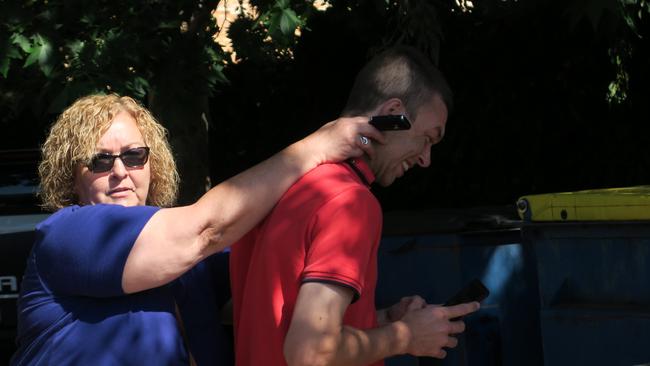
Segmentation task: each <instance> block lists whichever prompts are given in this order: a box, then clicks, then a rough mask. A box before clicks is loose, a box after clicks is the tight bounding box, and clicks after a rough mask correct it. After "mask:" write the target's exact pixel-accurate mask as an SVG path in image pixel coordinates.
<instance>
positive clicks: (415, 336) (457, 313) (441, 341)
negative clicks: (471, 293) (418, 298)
mask: <svg viewBox="0 0 650 366" xmlns="http://www.w3.org/2000/svg"><path fill="white" fill-rule="evenodd" d="M479 307H480V305H479V303H477V302H471V303H465V304H459V305H455V306H437V305H427V306H425V307H424V308H421V309H411V310H408V311H407V312H406V314H404V315H403V317H402V318H401V320H400V321H399V322H401V323H403V324H404V325H405V332H406V337H405V339H406V340H407V343H406V344H405V350H404V353H409V354H411V355H414V356H430V357H436V358H445V357H446V356H447V352H446V351H445V350H444V348H454V347H456V345H458V339H456V337H454V335H456V334H459V333H462V332H463V331H465V323H464V322H463V321H462V320H456V321H452V320H450V319H454V318H458V317H462V316H465V315H467V314H470V313H472V312H475V311H476V310H478V309H479Z"/></svg>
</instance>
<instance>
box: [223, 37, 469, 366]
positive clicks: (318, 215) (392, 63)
mask: <svg viewBox="0 0 650 366" xmlns="http://www.w3.org/2000/svg"><path fill="white" fill-rule="evenodd" d="M450 103H451V92H450V91H449V88H448V86H447V84H446V82H445V80H444V78H443V77H442V75H441V74H440V72H439V71H438V70H437V69H436V68H435V67H434V66H433V65H431V64H430V63H429V62H428V60H427V59H426V58H425V57H424V56H423V55H422V54H420V53H419V52H417V51H415V50H414V49H412V48H407V47H397V48H392V49H389V50H387V51H384V52H383V53H381V54H379V55H378V56H376V57H375V58H374V59H373V60H371V61H370V62H369V63H368V64H367V65H366V66H365V67H364V68H363V69H362V70H361V72H360V73H359V75H358V76H357V79H356V81H355V84H354V86H353V88H352V91H351V93H350V97H349V100H348V104H347V106H346V108H345V110H344V112H343V115H366V116H373V115H386V114H405V115H407V116H409V117H410V119H411V121H412V127H411V129H409V130H405V131H393V132H388V133H386V134H385V140H386V143H385V144H383V145H379V144H378V145H377V146H375V149H374V151H375V153H374V156H372V157H370V156H365V157H363V158H360V159H355V160H349V161H347V162H345V163H340V164H324V165H321V166H319V167H317V168H315V169H313V170H312V171H310V172H309V173H307V174H305V175H304V176H303V177H302V178H301V179H300V180H299V181H297V182H296V183H295V184H294V185H293V186H292V187H291V188H290V189H289V190H288V191H287V192H286V193H285V195H284V196H283V197H282V199H281V200H280V201H279V202H278V204H277V205H276V207H275V208H274V209H273V211H272V212H271V213H270V214H269V215H268V216H267V217H266V219H265V220H264V221H262V222H261V223H260V224H259V225H258V226H257V227H256V228H255V229H253V230H252V231H251V232H249V233H248V234H247V235H246V236H245V237H244V238H242V239H241V240H240V241H239V242H237V243H236V244H235V245H234V246H233V247H232V253H231V281H232V289H233V305H234V325H235V348H236V351H235V354H236V364H237V365H238V366H248V365H286V364H290V365H303V364H305V365H306V364H309V365H311V364H318V365H329V364H336V365H338V364H350V365H367V364H377V365H381V364H382V360H383V359H384V358H386V357H389V356H393V355H397V354H405V353H409V354H412V355H417V356H421V355H422V356H433V357H438V358H443V357H445V355H446V353H445V350H444V348H451V347H455V346H456V344H457V339H456V338H455V337H454V335H455V334H458V333H461V332H463V331H464V327H465V326H464V323H463V322H462V321H461V320H451V319H454V318H457V317H459V316H463V315H466V314H468V313H471V312H473V311H476V310H477V309H478V307H479V305H478V303H467V304H460V305H456V306H451V307H441V306H434V305H427V304H426V303H425V302H424V300H423V299H422V298H420V297H418V296H411V297H407V298H404V299H402V301H401V302H400V303H398V304H395V305H394V306H392V307H391V308H389V309H385V310H380V311H376V310H375V307H374V306H375V298H374V292H375V284H376V281H377V247H378V245H379V241H380V238H381V228H382V214H381V207H380V205H379V202H378V201H377V200H376V198H375V197H374V196H373V194H372V193H371V192H370V184H371V183H372V182H373V181H376V182H377V183H379V184H380V185H382V186H387V185H390V184H391V183H393V181H394V180H395V179H396V178H398V177H401V176H402V175H403V174H404V173H405V172H406V171H407V170H409V169H410V168H412V167H413V166H414V165H420V166H422V167H427V166H429V164H430V151H431V147H432V146H433V145H435V144H436V143H438V142H440V140H441V139H442V138H443V136H444V133H445V124H446V121H447V113H448V106H449V105H450ZM360 138H361V139H362V141H365V142H368V141H367V140H364V139H365V138H364V137H360Z"/></svg>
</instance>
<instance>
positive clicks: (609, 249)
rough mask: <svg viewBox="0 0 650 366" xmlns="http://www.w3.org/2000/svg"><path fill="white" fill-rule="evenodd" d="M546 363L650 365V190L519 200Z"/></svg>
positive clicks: (636, 188)
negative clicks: (533, 259)
mask: <svg viewBox="0 0 650 366" xmlns="http://www.w3.org/2000/svg"><path fill="white" fill-rule="evenodd" d="M517 206H518V209H519V214H520V216H521V217H522V218H523V219H524V224H523V228H522V233H523V238H524V242H525V243H528V245H529V246H530V247H532V248H533V249H534V252H535V257H536V259H537V268H538V278H539V299H540V324H541V330H542V344H543V352H544V361H545V364H546V365H554V366H555V365H613V366H616V365H642V364H643V365H647V364H650V215H649V213H650V187H648V186H640V187H629V188H616V189H603V190H588V191H580V192H565V193H553V194H543V195H533V196H526V197H522V198H521V199H520V200H519V201H518V203H517Z"/></svg>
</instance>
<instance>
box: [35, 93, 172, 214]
mask: <svg viewBox="0 0 650 366" xmlns="http://www.w3.org/2000/svg"><path fill="white" fill-rule="evenodd" d="M122 111H125V112H127V113H129V114H130V115H131V116H132V117H133V118H134V119H135V121H136V124H137V126H138V129H139V130H140V133H142V136H143V138H144V142H145V144H146V145H147V146H148V147H149V148H150V151H151V153H150V155H149V164H150V168H151V182H150V185H149V193H148V195H147V204H148V205H153V206H161V207H169V206H172V205H173V204H174V203H175V202H176V197H177V195H178V184H179V176H178V171H177V170H176V163H175V162H174V157H173V155H172V152H171V148H170V146H169V142H168V141H167V130H166V129H165V128H164V127H163V126H162V125H160V123H158V122H157V121H156V119H155V118H154V117H153V116H152V115H151V113H150V112H149V111H148V110H147V109H146V108H144V107H143V106H141V105H140V104H139V103H138V102H136V101H135V100H133V99H132V98H129V97H121V96H119V95H116V94H110V95H89V96H86V97H83V98H80V99H78V100H77V101H76V102H74V103H73V104H72V105H71V106H70V107H68V108H67V109H66V110H65V111H63V113H61V115H60V116H59V118H58V119H57V121H56V122H55V123H54V125H52V129H51V130H50V133H49V135H48V137H47V139H46V140H45V143H44V144H43V147H42V150H41V153H42V160H41V163H40V165H39V167H38V173H39V176H40V179H41V191H40V196H41V199H42V201H43V207H44V208H45V209H49V210H58V209H60V208H62V207H65V206H69V205H74V204H78V203H79V202H78V197H77V194H76V193H75V189H74V186H75V168H76V167H77V166H78V164H83V165H87V164H88V163H90V160H91V158H92V156H93V155H94V154H95V153H96V148H97V143H98V141H99V140H100V138H101V136H102V135H103V134H104V133H105V132H106V131H107V130H108V128H109V127H110V125H111V122H112V121H113V118H114V117H115V116H116V115H117V114H118V113H119V112H122Z"/></svg>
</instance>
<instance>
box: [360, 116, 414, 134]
mask: <svg viewBox="0 0 650 366" xmlns="http://www.w3.org/2000/svg"><path fill="white" fill-rule="evenodd" d="M368 123H370V124H371V125H373V126H375V128H376V129H378V130H379V131H399V130H408V129H409V128H411V122H410V121H409V119H408V118H406V116H405V115H403V114H387V115H384V116H372V117H370V121H369V122H368Z"/></svg>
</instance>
